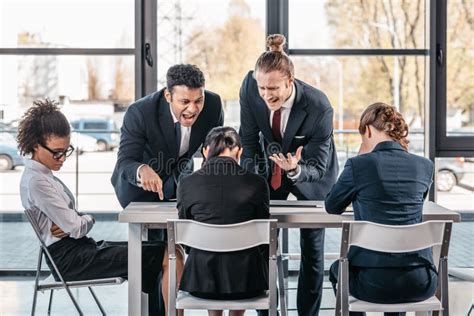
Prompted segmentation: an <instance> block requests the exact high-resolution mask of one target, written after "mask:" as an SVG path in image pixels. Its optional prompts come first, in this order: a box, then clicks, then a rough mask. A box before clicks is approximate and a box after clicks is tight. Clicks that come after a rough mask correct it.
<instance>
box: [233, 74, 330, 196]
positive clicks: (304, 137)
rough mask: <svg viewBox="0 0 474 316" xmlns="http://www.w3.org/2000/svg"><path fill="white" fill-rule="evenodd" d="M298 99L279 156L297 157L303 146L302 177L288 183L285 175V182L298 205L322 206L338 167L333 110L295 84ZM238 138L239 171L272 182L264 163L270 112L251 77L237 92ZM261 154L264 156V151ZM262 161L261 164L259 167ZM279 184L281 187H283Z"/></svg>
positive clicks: (317, 94) (321, 98)
mask: <svg viewBox="0 0 474 316" xmlns="http://www.w3.org/2000/svg"><path fill="white" fill-rule="evenodd" d="M295 87H296V98H295V102H294V104H293V107H292V108H291V112H290V117H289V118H288V123H287V126H286V130H285V135H284V137H283V142H282V144H281V152H282V153H284V154H286V153H288V152H291V153H295V152H296V149H297V148H298V147H299V146H303V154H302V159H301V161H300V163H299V164H300V166H301V175H300V176H299V178H298V179H297V180H296V182H295V183H292V181H290V180H289V179H288V178H287V176H286V175H284V176H283V181H285V182H287V183H288V184H289V187H291V190H290V192H291V193H293V194H294V195H295V196H296V197H297V198H298V199H306V200H322V199H324V197H325V196H326V194H327V193H328V192H329V189H330V188H331V186H332V185H333V184H334V183H335V182H336V179H337V173H338V164H337V156H336V149H335V147H334V139H333V124H332V121H333V109H332V107H331V104H330V103H329V100H328V98H327V97H326V95H324V93H323V92H321V91H319V90H318V89H316V88H313V87H311V86H310V85H308V84H306V83H304V82H303V81H300V80H295ZM240 136H241V138H242V145H243V148H244V152H243V154H242V166H244V167H245V168H247V169H248V170H252V171H255V170H256V167H258V172H259V173H261V174H262V175H263V176H264V177H265V178H267V179H268V180H270V175H271V172H269V170H272V166H273V162H272V161H271V160H269V159H268V156H269V153H270V154H271V153H272V151H271V148H272V147H273V146H269V145H270V144H272V143H275V140H274V139H273V135H272V129H271V126H270V122H269V110H268V107H267V105H266V104H265V101H264V100H263V99H262V98H261V97H260V95H259V93H258V87H257V82H256V80H255V79H254V78H253V71H251V72H249V73H248V74H247V76H246V77H245V79H244V81H243V83H242V87H241V88H240ZM262 149H263V150H262ZM258 161H260V162H262V161H263V164H257V162H258ZM282 183H283V182H282Z"/></svg>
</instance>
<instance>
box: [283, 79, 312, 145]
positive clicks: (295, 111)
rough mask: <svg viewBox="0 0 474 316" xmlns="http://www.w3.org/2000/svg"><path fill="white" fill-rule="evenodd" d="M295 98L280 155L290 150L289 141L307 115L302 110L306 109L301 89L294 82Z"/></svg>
mask: <svg viewBox="0 0 474 316" xmlns="http://www.w3.org/2000/svg"><path fill="white" fill-rule="evenodd" d="M295 88H296V97H295V103H294V104H293V106H292V107H291V112H290V117H289V118H288V123H287V125H286V129H285V135H283V143H282V153H283V154H286V153H287V152H288V149H289V148H290V145H291V141H292V140H293V138H294V137H295V135H296V132H297V131H298V129H299V128H300V126H301V124H302V123H303V121H304V119H305V117H306V115H307V114H308V113H307V112H306V111H305V110H304V108H305V107H306V100H305V98H304V97H303V87H302V86H301V85H300V84H299V83H298V82H297V81H295Z"/></svg>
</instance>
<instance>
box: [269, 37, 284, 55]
mask: <svg viewBox="0 0 474 316" xmlns="http://www.w3.org/2000/svg"><path fill="white" fill-rule="evenodd" d="M285 44H286V38H285V36H284V35H281V34H271V35H268V37H267V47H268V49H269V50H270V51H271V52H283V47H284V46H285Z"/></svg>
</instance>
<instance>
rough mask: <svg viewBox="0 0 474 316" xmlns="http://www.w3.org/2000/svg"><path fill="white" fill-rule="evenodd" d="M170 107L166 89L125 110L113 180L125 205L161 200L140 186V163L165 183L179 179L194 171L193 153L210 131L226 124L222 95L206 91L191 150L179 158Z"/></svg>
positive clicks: (192, 136)
mask: <svg viewBox="0 0 474 316" xmlns="http://www.w3.org/2000/svg"><path fill="white" fill-rule="evenodd" d="M169 107H170V105H169V104H168V102H167V101H166V99H165V96H164V89H162V90H160V91H157V92H155V93H152V94H150V95H147V96H145V97H143V98H142V99H140V100H138V101H136V102H135V103H133V104H132V105H130V107H129V108H128V110H127V112H126V113H125V117H124V119H123V125H122V128H121V137H120V147H119V151H118V157H117V163H116V165H115V169H114V172H113V174H112V179H111V182H112V185H113V186H114V189H115V193H116V195H117V198H118V200H119V202H120V205H122V207H126V206H127V205H128V204H129V203H130V202H132V201H134V202H137V201H139V202H155V201H159V197H158V194H157V193H154V192H149V191H145V190H143V189H142V188H140V187H138V186H137V179H136V175H137V168H138V167H139V166H140V165H142V164H147V165H149V166H150V167H152V168H153V170H155V171H156V173H157V174H158V175H159V176H160V177H161V179H162V180H163V183H165V182H166V181H167V179H168V178H169V177H170V176H172V177H174V178H175V180H176V181H178V180H179V179H180V177H181V176H182V175H185V174H190V173H191V172H192V170H193V164H192V158H193V155H194V153H195V152H196V151H197V150H198V148H199V147H200V146H201V144H202V143H203V142H204V139H205V138H206V135H207V133H208V132H209V131H210V130H211V129H212V128H214V127H216V126H222V124H223V120H224V119H223V112H222V104H221V99H220V97H219V95H217V94H215V93H212V92H210V91H205V101H204V108H203V110H202V112H201V113H200V114H199V117H198V119H197V120H196V122H195V123H194V124H193V126H192V129H191V136H190V140H189V150H188V153H187V154H185V155H183V156H182V157H180V158H178V151H179V148H177V141H176V136H175V129H174V123H173V118H172V116H171V113H170V109H169Z"/></svg>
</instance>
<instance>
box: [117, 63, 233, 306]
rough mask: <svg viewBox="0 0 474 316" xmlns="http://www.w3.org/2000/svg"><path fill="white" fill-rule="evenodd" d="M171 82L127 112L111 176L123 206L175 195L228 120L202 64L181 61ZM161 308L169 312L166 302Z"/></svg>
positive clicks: (153, 233)
mask: <svg viewBox="0 0 474 316" xmlns="http://www.w3.org/2000/svg"><path fill="white" fill-rule="evenodd" d="M166 80H167V83H166V88H164V89H162V90H160V91H157V92H155V93H152V94H150V95H147V96H145V97H143V98H141V99H140V100H138V101H136V102H135V103H133V104H132V105H130V107H129V108H128V110H127V112H126V113H125V117H124V119H123V125H122V128H121V138H120V147H119V151H118V157H117V163H116V165H115V169H114V172H113V174H112V179H111V181H112V185H113V186H114V189H115V193H116V195H117V198H118V200H119V202H120V205H122V207H126V206H127V205H128V204H129V203H130V202H159V201H163V200H164V201H169V200H170V199H174V198H175V197H176V186H177V183H178V181H179V179H180V178H181V177H183V176H184V175H187V174H191V173H192V171H193V155H194V154H195V153H196V151H198V149H199V148H200V146H201V145H202V143H203V142H204V139H205V137H206V135H207V133H208V132H209V131H210V130H211V129H212V128H213V127H216V126H222V124H223V121H224V118H223V112H222V103H221V99H220V97H219V95H217V94H215V93H212V92H210V91H207V90H204V83H205V80H204V75H203V73H202V72H201V70H199V69H198V68H197V67H196V66H193V65H183V64H180V65H175V66H173V67H171V68H170V69H169V70H168V72H167V74H166ZM148 238H149V239H150V240H166V231H164V230H158V229H157V230H149V234H148ZM157 288H158V290H160V287H157ZM150 295H151V296H152V297H161V294H159V293H153V294H150ZM155 295H156V296H155ZM149 307H151V305H150V306H149ZM160 312H161V314H162V315H164V304H163V302H162V301H161V305H160Z"/></svg>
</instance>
